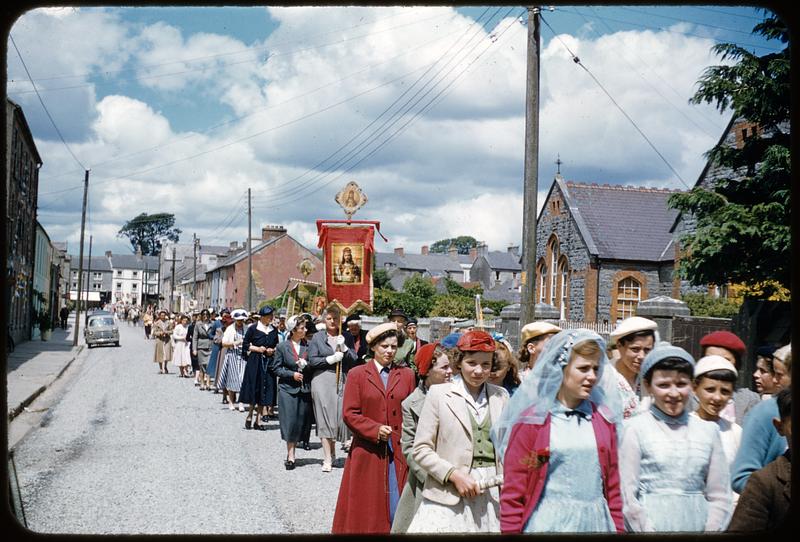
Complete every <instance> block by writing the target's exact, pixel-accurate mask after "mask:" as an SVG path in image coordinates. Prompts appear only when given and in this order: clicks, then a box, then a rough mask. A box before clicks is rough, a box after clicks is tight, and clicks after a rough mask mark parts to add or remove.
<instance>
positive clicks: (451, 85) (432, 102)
mask: <svg viewBox="0 0 800 542" xmlns="http://www.w3.org/2000/svg"><path fill="white" fill-rule="evenodd" d="M513 9H515V8H513V7H512V8H511V10H513ZM511 10H509V12H507V13H510V11H511ZM523 13H524V12H523ZM518 18H519V16H517V17H515V18H514V21H517V20H518ZM514 21H512V22H511V23H510V24H509V25H508V26H507V27H506V28H505V29H504V30H503V31H502V32H501V33H500V34H499V35H498V36H497V38H498V39H499V38H500V37H501V36H502V35H503V34H505V32H506V31H507V30H508V29H509V28H511V27H512V26H513V24H514ZM493 43H494V41H490V42H489V44H488V45H487V46H486V47H485V48H484V50H483V51H481V52H480V53H479V54H478V55H477V56H476V57H475V58H474V59H473V60H472V62H470V63H469V64H468V65H467V66H466V67H465V68H464V69H462V71H461V72H460V73H459V74H458V75H457V76H456V78H455V79H453V81H451V82H450V83H448V85H447V86H445V87H444V88H442V89H441V90H440V91H439V92H438V93H437V94H436V95H435V96H434V97H433V98H431V99H430V100H429V101H428V103H427V104H425V105H424V106H423V107H422V108H421V109H420V110H419V111H417V113H416V114H414V115H413V116H412V117H411V118H409V119H408V120H407V121H406V122H405V123H404V124H403V125H401V126H400V127H399V128H397V129H396V130H395V131H394V132H393V133H392V134H390V136H389V137H388V138H387V139H385V140H384V141H383V142H382V143H380V144H379V145H378V146H377V147H375V148H374V149H372V150H371V151H370V152H369V153H368V154H367V155H365V156H363V157H362V158H361V159H360V160H358V161H357V162H356V163H354V164H352V165H351V166H350V167H348V168H347V169H346V170H344V171H342V172H341V173H340V174H339V175H337V176H336V177H333V178H332V179H330V180H329V181H327V182H325V183H324V184H322V185H321V186H319V187H317V189H316V190H320V189H322V188H324V187H326V186H328V185H330V184H331V183H332V182H334V181H336V180H337V179H339V178H341V177H342V176H344V175H346V174H347V173H348V172H350V171H352V170H353V169H355V168H356V167H357V166H358V165H360V164H361V163H362V162H364V161H365V160H367V159H368V158H370V157H371V156H372V155H374V154H375V153H376V152H378V151H379V150H381V149H382V148H384V147H385V146H386V145H388V144H389V143H390V142H391V141H393V140H394V139H395V138H396V137H397V136H398V135H399V134H400V133H402V132H403V131H404V130H405V129H406V128H407V127H408V126H409V125H410V124H411V123H412V122H413V121H414V120H416V119H417V118H418V117H419V116H420V115H421V114H422V113H424V112H425V111H427V110H429V109H430V108H431V107H432V106H434V105H436V104H438V103H439V102H440V101H441V100H438V101H437V99H438V98H440V96H442V95H443V93H445V92H449V91H452V89H453V88H454V85H455V84H456V82H457V81H458V80H459V79H460V78H461V77H462V76H463V75H464V74H465V73H466V72H467V70H468V69H469V67H470V66H472V64H474V62H475V61H476V60H477V59H478V58H480V57H481V56H482V55H483V54H484V53H485V52H486V51H487V50H488V49H489V48H490V47H491V46H492V44H493ZM445 96H446V94H445ZM442 97H443V96H442ZM303 197H304V194H300V195H299V196H298V197H295V198H292V199H290V200H289V201H286V202H284V203H282V204H281V205H271V206H266V207H262V209H276V208H281V207H285V206H286V205H288V204H290V203H293V202H295V201H298V200H300V199H302V198H303Z"/></svg>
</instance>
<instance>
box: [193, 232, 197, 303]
mask: <svg viewBox="0 0 800 542" xmlns="http://www.w3.org/2000/svg"><path fill="white" fill-rule="evenodd" d="M192 258H193V261H194V264H193V266H192V267H193V269H192V272H193V273H194V274H193V275H192V300H193V301H195V302H196V301H197V234H196V233H193V234H192Z"/></svg>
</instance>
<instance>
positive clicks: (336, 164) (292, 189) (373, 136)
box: [270, 8, 513, 208]
mask: <svg viewBox="0 0 800 542" xmlns="http://www.w3.org/2000/svg"><path fill="white" fill-rule="evenodd" d="M489 9H490V8H486V9H485V10H484V11H483V12H482V13H481V14H480V15H479V16H478V17H477V19H475V21H474V22H473V23H472V24H471V25H470V26H469V27H467V29H466V30H465V31H464V32H463V33H462V35H461V36H459V37H458V39H456V40H455V41H454V42H453V43H452V44H450V47H448V48H447V50H446V51H445V52H444V53H443V54H442V55H441V56H440V57H439V58H437V60H436V61H435V62H434V63H433V64H431V65H430V66H429V67H428V69H427V70H426V71H425V73H423V74H422V75H421V76H420V77H419V78H417V80H416V81H414V83H412V84H411V85H410V86H409V87H408V88H406V90H405V91H403V92H402V93H401V94H400V96H398V97H397V98H396V99H395V100H394V102H392V103H391V104H390V105H389V106H388V107H386V108H385V109H384V110H383V111H382V112H381V113H380V115H378V116H377V117H376V118H375V119H373V120H372V122H370V123H369V124H368V125H367V126H365V127H364V128H363V129H362V130H361V131H359V132H358V133H357V134H356V135H355V136H353V137H351V138H350V139H349V140H348V141H347V142H345V143H344V144H343V145H342V146H340V147H339V148H338V149H336V150H335V151H334V152H333V153H331V154H330V155H328V157H326V158H325V159H324V160H322V161H321V162H319V163H318V164H316V165H315V166H313V167H312V168H310V169H308V170H306V171H305V172H303V173H302V174H301V175H299V176H297V177H295V178H293V179H289V180H288V181H285V182H284V183H283V184H284V185H289V184H290V183H292V182H294V181H296V180H299V179H300V178H302V177H303V176H305V175H306V174H307V173H310V172H311V171H314V170H315V169H316V168H317V167H319V166H320V165H322V164H324V163H325V162H327V161H328V160H329V159H330V158H332V157H333V156H335V155H336V154H338V153H339V152H340V151H343V150H344V149H345V148H346V147H347V146H348V145H349V144H350V143H352V142H353V141H355V140H356V139H358V138H359V137H360V136H361V135H362V134H364V132H366V131H367V130H368V129H369V128H370V127H371V126H373V125H374V124H375V123H376V122H377V121H378V120H380V119H381V118H382V117H383V116H384V115H385V114H386V113H388V112H389V111H391V110H392V108H393V107H394V106H395V105H397V104H398V103H399V102H400V101H401V100H402V99H403V97H404V96H405V95H406V94H408V93H409V92H410V91H411V90H412V89H413V88H414V87H415V86H416V85H417V83H419V82H420V81H422V80H423V79H424V78H425V76H426V75H427V74H428V73H429V72H430V70H431V69H432V68H433V66H435V65H436V64H438V63H439V62H440V61H442V60H443V59H444V58H446V57H447V55H448V54H449V53H450V51H451V50H452V49H453V47H455V46H456V44H457V43H458V42H459V41H460V40H461V39H462V38H463V37H464V36H466V35H467V34H468V33H469V32H470V29H472V28H473V27H474V29H475V30H474V31H473V36H472V37H471V38H470V39H469V41H468V42H467V43H466V44H465V45H462V47H461V49H460V50H459V51H458V52H457V53H456V54H455V55H454V56H453V57H452V58H451V59H450V61H448V62H447V63H446V64H445V65H444V66H442V68H440V69H439V71H438V72H436V73H435V74H434V75H433V76H432V77H431V79H429V80H428V81H427V82H425V83H423V84H422V85H421V87H420V88H419V89H418V90H417V91H416V92H415V93H414V94H413V95H412V96H411V97H410V98H408V100H406V101H405V103H404V104H403V105H401V106H400V107H399V108H398V110H397V111H395V112H394V113H393V114H392V115H391V116H390V117H389V118H387V119H386V120H384V121H383V123H381V124H380V125H379V126H378V127H377V128H375V129H374V130H372V132H371V133H370V134H368V135H367V136H366V137H365V138H364V139H363V141H362V142H361V143H360V144H358V145H357V146H356V147H355V148H353V149H351V150H350V151H348V152H347V153H346V154H345V155H344V156H342V157H340V158H339V159H338V160H337V161H336V162H334V163H333V164H332V165H330V166H328V167H326V168H325V169H324V170H323V171H321V172H318V173H317V174H316V175H314V176H313V177H312V178H311V179H309V180H308V181H305V182H303V183H300V184H299V185H292V186H291V187H290V188H289V189H288V190H285V191H283V192H278V193H277V194H273V195H271V197H270V202H271V203H273V204H274V203H275V201H276V200H280V199H285V198H286V197H289V196H291V195H292V194H295V193H297V192H304V191H305V189H306V187H307V186H310V185H313V184H314V183H316V182H317V181H319V180H321V179H322V178H323V177H324V176H326V175H328V174H330V173H332V172H333V170H334V169H336V168H337V167H340V166H342V165H344V164H345V163H347V162H348V161H349V160H350V159H351V157H352V156H353V155H354V154H356V153H357V152H360V150H362V149H363V148H364V146H365V144H366V145H367V146H368V145H369V144H370V143H372V142H373V141H375V140H377V138H378V137H380V135H381V134H382V133H384V132H385V131H386V129H388V128H385V129H384V130H383V131H382V132H380V133H379V130H381V128H384V127H386V126H387V124H388V123H391V124H389V127H391V125H393V124H395V123H396V122H397V120H399V118H400V117H399V116H400V115H401V114H403V113H404V112H401V111H402V109H403V108H404V107H405V106H407V105H408V104H409V103H410V102H411V100H413V99H414V98H415V97H416V96H418V95H419V93H420V92H421V91H422V90H423V89H424V88H425V87H426V86H429V85H430V83H431V82H432V81H433V80H434V79H435V78H436V76H437V75H438V74H439V73H441V71H442V70H443V69H444V67H446V66H447V65H448V64H449V63H450V62H452V60H453V59H454V58H456V57H457V56H458V55H459V54H460V53H461V51H463V50H464V48H465V47H466V46H467V45H468V44H469V43H470V42H471V41H472V40H473V39H474V37H475V36H476V35H479V34H480V33H481V32H482V28H481V26H480V25H479V24H478V23H479V21H480V20H481V19H482V18H483V16H484V15H485V14H486V12H488V11H489ZM500 9H502V8H498V9H497V10H495V12H494V13H493V14H492V15H491V16H490V17H489V19H488V21H491V20H492V19H493V18H494V16H495V15H496V14H497V13H499V11H500ZM512 9H513V8H512ZM488 21H487V23H488ZM436 84H438V82H437V83H436ZM434 86H435V85H434ZM412 107H413V105H412ZM350 169H352V168H350ZM350 169H348V170H347V171H349V170H350ZM273 208H274V207H273Z"/></svg>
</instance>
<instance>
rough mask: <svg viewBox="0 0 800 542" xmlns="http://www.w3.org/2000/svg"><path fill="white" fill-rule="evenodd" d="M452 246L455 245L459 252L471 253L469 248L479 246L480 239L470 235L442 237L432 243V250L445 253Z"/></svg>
mask: <svg viewBox="0 0 800 542" xmlns="http://www.w3.org/2000/svg"><path fill="white" fill-rule="evenodd" d="M451 246H455V247H456V249H458V253H459V254H469V249H471V248H475V247H476V246H478V241H477V240H476V239H475V238H474V237H472V236H470V235H461V236H459V237H451V238H450V239H442V240H440V241H436V242H435V243H434V244H432V245H431V248H430V252H434V253H438V254H444V253H446V252H447V251H448V249H449V248H450V247H451Z"/></svg>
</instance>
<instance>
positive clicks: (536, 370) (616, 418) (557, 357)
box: [491, 329, 622, 458]
mask: <svg viewBox="0 0 800 542" xmlns="http://www.w3.org/2000/svg"><path fill="white" fill-rule="evenodd" d="M585 341H593V342H595V343H597V345H598V347H599V348H600V364H599V369H598V373H597V381H596V382H595V385H594V387H593V388H592V393H591V394H590V395H589V401H591V402H592V403H594V404H595V405H596V406H597V411H598V412H599V413H600V414H601V415H602V416H603V418H605V419H606V420H607V421H608V422H610V423H614V424H616V425H617V432H618V433H617V434H618V435H619V434H620V433H619V431H620V429H621V427H620V425H621V423H622V400H621V398H620V394H619V391H618V389H617V380H616V378H615V376H614V371H607V370H605V369H606V366H607V365H608V357H607V356H606V342H605V340H604V339H603V337H601V336H600V335H598V334H597V333H595V332H594V331H591V330H589V329H570V330H565V331H561V332H559V333H557V334H556V335H554V336H553V338H551V339H550V340H549V341H548V342H547V344H546V345H545V347H544V350H543V351H542V353H541V354H540V355H539V359H538V360H537V361H536V365H534V366H533V369H532V370H531V374H530V375H528V377H527V378H526V379H525V380H523V381H522V384H520V386H519V388H517V390H516V391H515V392H514V395H512V396H511V398H510V399H509V400H508V403H507V404H506V407H505V408H504V409H503V413H502V414H501V415H500V419H499V420H498V421H497V423H494V422H492V430H491V435H492V441H493V442H494V446H495V449H496V450H497V451H498V453H499V456H498V457H501V458H502V457H504V456H505V452H506V448H507V446H508V437H509V436H510V435H511V430H512V429H513V427H514V426H515V425H516V424H518V423H527V424H533V425H541V424H543V423H544V421H545V419H546V418H547V416H548V415H549V414H550V411H551V410H552V409H553V407H554V406H555V405H556V402H557V401H558V400H557V399H556V395H557V394H558V391H559V389H561V383H562V381H563V380H564V368H565V367H566V366H567V364H568V363H569V361H570V359H571V357H572V348H573V347H574V346H575V345H576V344H578V343H582V342H585Z"/></svg>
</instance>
